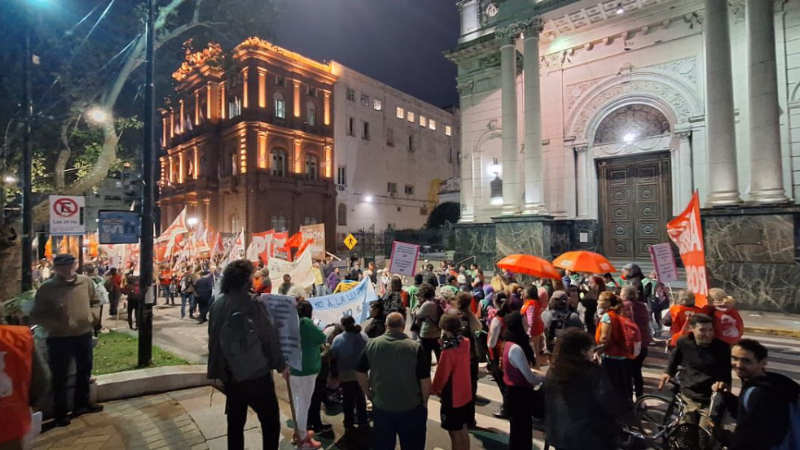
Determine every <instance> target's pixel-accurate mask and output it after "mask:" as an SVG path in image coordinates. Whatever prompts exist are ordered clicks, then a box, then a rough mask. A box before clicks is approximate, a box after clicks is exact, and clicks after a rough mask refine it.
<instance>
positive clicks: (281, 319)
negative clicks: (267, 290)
mask: <svg viewBox="0 0 800 450" xmlns="http://www.w3.org/2000/svg"><path fill="white" fill-rule="evenodd" d="M258 300H259V301H260V302H261V303H262V304H263V305H264V307H265V308H267V313H269V318H270V320H271V321H272V325H273V326H274V327H275V328H276V329H277V330H278V339H279V340H280V343H281V352H282V353H283V359H284V361H286V364H288V365H289V367H291V368H292V369H294V370H302V369H303V349H302V348H301V347H300V318H299V316H298V315H297V301H296V300H295V299H294V297H288V296H286V295H273V294H261V296H260V297H259V298H258Z"/></svg>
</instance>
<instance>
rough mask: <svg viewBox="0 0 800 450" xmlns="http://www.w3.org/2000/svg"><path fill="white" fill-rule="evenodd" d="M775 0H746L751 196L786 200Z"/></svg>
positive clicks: (759, 200) (758, 199)
mask: <svg viewBox="0 0 800 450" xmlns="http://www.w3.org/2000/svg"><path fill="white" fill-rule="evenodd" d="M772 7H773V2H772V0H747V36H748V39H747V47H748V48H747V50H748V61H747V75H748V78H747V79H748V87H749V91H750V98H749V106H750V185H751V186H752V190H751V194H750V199H751V200H753V201H754V202H756V203H784V202H788V201H789V199H788V198H787V197H786V195H785V191H784V189H783V167H782V164H781V162H782V159H781V132H780V126H779V124H780V117H779V116H780V109H779V106H778V72H777V68H776V65H775V22H774V15H773V11H772Z"/></svg>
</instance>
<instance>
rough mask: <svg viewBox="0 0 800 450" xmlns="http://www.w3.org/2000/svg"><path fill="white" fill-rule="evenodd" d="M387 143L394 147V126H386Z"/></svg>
mask: <svg viewBox="0 0 800 450" xmlns="http://www.w3.org/2000/svg"><path fill="white" fill-rule="evenodd" d="M386 145H388V146H389V147H394V128H391V127H389V128H386Z"/></svg>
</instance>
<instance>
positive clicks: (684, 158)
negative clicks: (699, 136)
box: [672, 127, 694, 211]
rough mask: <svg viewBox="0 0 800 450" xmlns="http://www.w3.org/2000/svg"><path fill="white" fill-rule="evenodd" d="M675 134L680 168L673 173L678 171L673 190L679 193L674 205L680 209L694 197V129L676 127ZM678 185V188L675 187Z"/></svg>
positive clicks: (677, 209)
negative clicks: (692, 139) (692, 141)
mask: <svg viewBox="0 0 800 450" xmlns="http://www.w3.org/2000/svg"><path fill="white" fill-rule="evenodd" d="M675 136H676V137H677V138H678V169H677V171H676V170H675V169H673V170H672V171H673V173H677V177H675V178H673V180H675V181H677V183H675V184H673V188H672V191H673V192H676V193H677V194H678V198H677V199H676V201H673V206H675V207H677V208H676V209H675V211H680V209H681V208H684V207H685V206H686V204H687V203H689V200H690V199H691V198H692V192H693V189H694V183H693V182H692V143H691V140H690V139H691V137H692V129H691V128H677V127H676V129H675ZM676 185H677V189H676V188H675V187H674V186H676Z"/></svg>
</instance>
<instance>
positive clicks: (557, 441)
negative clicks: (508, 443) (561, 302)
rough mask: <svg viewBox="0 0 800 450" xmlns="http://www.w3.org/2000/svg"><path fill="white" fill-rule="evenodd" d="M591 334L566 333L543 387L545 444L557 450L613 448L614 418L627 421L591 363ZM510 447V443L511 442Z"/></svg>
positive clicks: (625, 410)
mask: <svg viewBox="0 0 800 450" xmlns="http://www.w3.org/2000/svg"><path fill="white" fill-rule="evenodd" d="M593 344H594V341H593V339H592V336H591V335H590V334H588V333H585V332H584V331H583V330H578V329H570V330H567V331H565V332H564V334H563V335H562V336H561V338H560V339H559V340H558V343H557V344H556V348H555V352H554V353H553V358H552V360H551V361H550V370H548V372H547V376H546V377H545V382H544V386H543V390H544V397H545V405H546V407H547V414H545V432H546V435H547V443H548V444H550V445H551V446H552V447H554V448H557V449H559V450H562V449H563V450H583V449H592V450H614V449H616V448H617V447H616V437H617V436H618V435H619V433H620V427H619V425H617V423H618V421H620V420H624V419H626V421H628V422H629V423H630V422H632V420H631V416H632V414H631V411H630V410H629V409H628V408H626V407H625V406H624V404H623V403H622V402H620V401H619V397H618V396H617V393H616V392H615V390H614V387H613V386H612V385H611V381H610V380H609V378H608V375H607V374H606V372H605V371H604V370H603V369H602V368H601V367H600V366H598V365H597V364H594V363H592V348H593V347H594V345H593ZM512 448H514V447H512Z"/></svg>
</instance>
